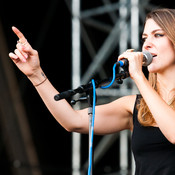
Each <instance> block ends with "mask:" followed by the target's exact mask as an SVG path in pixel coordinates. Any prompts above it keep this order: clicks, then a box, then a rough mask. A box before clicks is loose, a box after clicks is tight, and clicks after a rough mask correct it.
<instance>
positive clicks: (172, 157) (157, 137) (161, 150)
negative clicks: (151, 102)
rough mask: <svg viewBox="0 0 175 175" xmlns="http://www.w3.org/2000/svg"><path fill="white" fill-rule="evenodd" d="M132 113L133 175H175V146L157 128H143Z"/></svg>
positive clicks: (135, 110)
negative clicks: (134, 165) (134, 167)
mask: <svg viewBox="0 0 175 175" xmlns="http://www.w3.org/2000/svg"><path fill="white" fill-rule="evenodd" d="M140 98H141V96H140V95H137V98H136V103H135V107H134V113H133V124H134V129H133V133H132V150H133V154H134V159H135V163H136V172H135V175H175V145H173V144H172V143H170V142H169V141H168V140H167V139H166V137H165V136H164V135H163V134H162V132H161V131H160V129H159V128H158V127H143V126H141V125H140V123H139V121H138V119H137V112H138V111H137V109H136V104H137V103H139V99H140Z"/></svg>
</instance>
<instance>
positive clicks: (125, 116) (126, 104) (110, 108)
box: [79, 95, 136, 134]
mask: <svg viewBox="0 0 175 175" xmlns="http://www.w3.org/2000/svg"><path fill="white" fill-rule="evenodd" d="M135 99H136V96H135V95H131V96H125V97H121V98H119V99H117V100H115V101H113V102H111V103H108V104H104V105H99V106H96V108H95V122H94V133H95V134H110V133H115V132H117V131H121V130H124V129H132V114H133V109H134V104H135ZM85 112H86V113H87V110H86V109H84V110H80V111H79V113H80V114H81V115H82V117H83V118H84V117H87V115H83V113H85ZM87 120H88V119H83V120H82V121H86V122H84V126H83V129H82V131H79V132H87V130H88V126H87ZM85 125H86V126H85Z"/></svg>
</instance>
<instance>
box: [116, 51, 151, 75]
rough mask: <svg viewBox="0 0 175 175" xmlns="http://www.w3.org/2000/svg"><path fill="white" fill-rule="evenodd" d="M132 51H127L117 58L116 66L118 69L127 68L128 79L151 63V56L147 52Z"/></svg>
mask: <svg viewBox="0 0 175 175" xmlns="http://www.w3.org/2000/svg"><path fill="white" fill-rule="evenodd" d="M133 50H134V49H129V50H127V51H126V52H124V53H123V54H121V55H120V56H119V57H118V60H119V61H118V62H117V63H116V64H118V65H119V66H120V67H122V66H128V68H129V73H130V77H131V78H133V76H134V75H135V74H136V73H137V72H141V71H142V66H148V65H149V64H151V62H152V58H153V56H152V55H151V53H150V52H148V51H143V52H133Z"/></svg>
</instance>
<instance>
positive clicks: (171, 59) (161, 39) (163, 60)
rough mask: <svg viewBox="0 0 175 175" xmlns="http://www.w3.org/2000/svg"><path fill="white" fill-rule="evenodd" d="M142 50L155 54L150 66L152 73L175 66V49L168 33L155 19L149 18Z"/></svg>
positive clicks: (144, 32)
mask: <svg viewBox="0 0 175 175" xmlns="http://www.w3.org/2000/svg"><path fill="white" fill-rule="evenodd" d="M142 39H143V42H144V43H143V46H142V50H143V51H144V50H147V51H149V52H150V53H151V54H152V55H153V61H152V63H151V64H150V65H149V66H148V71H149V72H152V73H163V72H164V71H167V70H168V69H170V68H171V66H173V67H174V68H175V49H174V46H173V44H172V42H171V41H170V40H169V39H168V37H167V36H166V33H165V32H164V31H163V30H162V29H161V28H160V27H159V26H158V25H157V23H156V22H155V21H154V20H153V19H148V20H147V21H146V24H145V28H144V31H143V35H142Z"/></svg>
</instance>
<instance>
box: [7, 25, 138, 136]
mask: <svg viewBox="0 0 175 175" xmlns="http://www.w3.org/2000/svg"><path fill="white" fill-rule="evenodd" d="M12 30H13V31H14V33H15V34H16V35H17V36H18V38H19V41H18V43H17V45H16V49H15V51H14V53H9V56H10V58H11V59H12V60H13V62H14V63H15V64H16V66H17V67H18V68H19V69H20V70H21V71H22V72H23V73H24V74H25V75H26V76H27V77H28V79H29V80H30V81H31V82H32V84H33V85H34V86H35V88H36V90H37V91H38V93H39V95H40V96H41V98H42V100H43V101H44V103H45V105H46V106H47V108H48V109H49V111H50V112H51V113H52V115H53V116H54V118H55V119H56V120H57V121H58V122H59V123H60V124H61V125H62V126H63V127H64V128H65V129H66V130H67V131H75V132H80V133H88V129H89V127H88V122H89V119H88V112H87V109H83V110H79V111H75V110H74V109H73V108H72V107H71V106H70V105H69V103H67V101H66V100H64V99H63V100H60V101H55V100H54V96H55V95H56V94H58V91H57V90H56V89H55V88H54V87H53V85H52V84H51V83H50V81H49V80H48V79H47V77H46V75H45V74H44V72H43V70H42V68H41V67H40V61H39V56H38V52H37V51H36V50H34V49H33V48H32V47H31V45H30V44H29V43H28V41H27V39H26V38H25V37H24V35H23V34H22V33H21V32H20V31H19V30H18V29H17V28H16V27H12ZM128 101H130V103H128ZM134 102H135V96H129V97H123V98H120V99H118V100H116V101H114V102H112V103H109V104H106V105H101V106H98V107H96V116H95V117H96V118H95V127H94V133H95V134H109V133H113V132H117V131H120V130H123V129H132V110H133V107H134Z"/></svg>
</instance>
